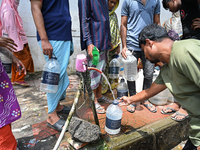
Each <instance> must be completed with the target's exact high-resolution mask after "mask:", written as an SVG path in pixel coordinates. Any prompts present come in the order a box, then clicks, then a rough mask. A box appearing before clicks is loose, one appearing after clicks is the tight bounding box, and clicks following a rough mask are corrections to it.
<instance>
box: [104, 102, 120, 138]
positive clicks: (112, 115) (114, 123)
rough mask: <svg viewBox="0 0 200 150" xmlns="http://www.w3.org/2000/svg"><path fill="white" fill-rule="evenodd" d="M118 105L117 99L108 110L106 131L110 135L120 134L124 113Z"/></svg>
mask: <svg viewBox="0 0 200 150" xmlns="http://www.w3.org/2000/svg"><path fill="white" fill-rule="evenodd" d="M118 104H119V102H118V100H116V99H115V100H114V101H113V103H112V104H110V105H109V106H108V108H107V109H106V124H105V131H106V132H107V133H108V134H118V133H119V132H120V129H121V119H122V113H123V112H122V109H121V107H119V106H118Z"/></svg>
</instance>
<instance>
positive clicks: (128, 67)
mask: <svg viewBox="0 0 200 150" xmlns="http://www.w3.org/2000/svg"><path fill="white" fill-rule="evenodd" d="M126 55H127V58H126V59H124V58H123V57H119V56H118V55H114V57H113V59H112V60H111V61H110V64H109V71H108V74H109V78H111V79H118V78H119V71H120V69H121V68H122V65H123V70H124V77H125V79H126V80H128V81H135V80H136V79H137V78H138V70H137V59H136V58H135V57H134V56H133V55H132V53H131V52H130V51H126Z"/></svg>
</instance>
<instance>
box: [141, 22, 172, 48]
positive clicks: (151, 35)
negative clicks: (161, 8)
mask: <svg viewBox="0 0 200 150" xmlns="http://www.w3.org/2000/svg"><path fill="white" fill-rule="evenodd" d="M163 38H169V36H168V34H167V31H166V30H165V29H164V28H163V27H161V26H159V25H157V24H155V23H153V24H150V25H148V26H146V27H145V28H144V29H142V31H141V32H140V34H139V46H141V44H144V45H146V39H149V40H152V41H157V42H161V41H162V40H163Z"/></svg>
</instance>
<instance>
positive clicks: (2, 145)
mask: <svg viewBox="0 0 200 150" xmlns="http://www.w3.org/2000/svg"><path fill="white" fill-rule="evenodd" d="M0 133H1V134H0V149H1V150H16V148H17V141H16V140H15V137H14V135H13V134H12V130H11V124H8V125H6V126H4V127H2V128H0Z"/></svg>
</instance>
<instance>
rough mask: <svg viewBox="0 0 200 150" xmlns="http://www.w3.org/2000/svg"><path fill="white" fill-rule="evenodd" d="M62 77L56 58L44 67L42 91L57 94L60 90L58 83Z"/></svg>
mask: <svg viewBox="0 0 200 150" xmlns="http://www.w3.org/2000/svg"><path fill="white" fill-rule="evenodd" d="M59 77H60V65H59V63H58V61H57V58H56V57H55V56H52V57H51V59H49V61H48V62H47V63H46V64H45V65H44V68H43V73H42V78H41V84H40V91H43V92H46V93H56V92H57V90H58V83H59Z"/></svg>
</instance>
